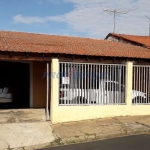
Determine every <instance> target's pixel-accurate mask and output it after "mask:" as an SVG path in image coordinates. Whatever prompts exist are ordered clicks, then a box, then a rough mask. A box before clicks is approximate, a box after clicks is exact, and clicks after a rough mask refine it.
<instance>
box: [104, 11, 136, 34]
mask: <svg viewBox="0 0 150 150" xmlns="http://www.w3.org/2000/svg"><path fill="white" fill-rule="evenodd" d="M136 9H137V8H136ZM133 10H135V9H133ZM133 10H129V11H118V10H116V9H113V10H111V9H104V10H103V11H107V12H111V13H114V33H115V27H116V14H127V13H128V12H130V11H133Z"/></svg>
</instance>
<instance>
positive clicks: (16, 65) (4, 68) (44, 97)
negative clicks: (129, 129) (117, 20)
mask: <svg viewBox="0 0 150 150" xmlns="http://www.w3.org/2000/svg"><path fill="white" fill-rule="evenodd" d="M139 60H140V61H139ZM149 60H150V51H149V50H147V49H146V48H143V47H137V46H132V45H131V44H130V45H128V44H124V43H118V42H114V41H107V40H99V39H90V38H81V37H69V36H59V35H46V34H34V33H24V32H11V31H0V66H1V74H0V79H1V82H0V88H1V89H2V88H4V87H12V93H13V102H12V103H7V104H5V108H6V109H9V108H18V109H23V108H35V109H36V108H45V109H46V112H47V113H50V119H51V121H52V123H60V122H69V121H79V120H85V119H94V118H104V117H114V116H126V115H132V116H133V115H148V114H150V105H149V99H150V92H149V91H150V83H149V79H150V77H149V75H150V66H149V65H150V64H149ZM0 107H1V103H0ZM47 119H48V118H47Z"/></svg>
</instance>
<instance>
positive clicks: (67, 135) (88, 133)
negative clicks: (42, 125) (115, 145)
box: [14, 115, 150, 150]
mask: <svg viewBox="0 0 150 150" xmlns="http://www.w3.org/2000/svg"><path fill="white" fill-rule="evenodd" d="M51 128H52V131H50V130H49V131H50V133H52V134H53V135H50V136H49V137H52V138H53V141H52V142H47V143H45V144H41V145H38V144H37V145H36V144H35V145H34V146H30V147H24V149H25V150H33V149H41V148H46V147H50V146H56V145H65V144H71V143H79V142H85V141H91V140H98V139H108V138H114V137H121V136H127V135H136V134H149V133H150V115H149V116H135V117H114V118H107V119H94V120H87V121H80V122H71V123H62V124H56V125H51ZM41 132H42V131H41ZM47 134H48V133H47ZM47 137H48V136H47ZM49 141H50V140H49ZM22 149H23V148H15V149H14V150H22Z"/></svg>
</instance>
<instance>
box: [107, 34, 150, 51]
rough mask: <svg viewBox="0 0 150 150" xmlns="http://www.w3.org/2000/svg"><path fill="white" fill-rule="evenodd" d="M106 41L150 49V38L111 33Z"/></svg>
mask: <svg viewBox="0 0 150 150" xmlns="http://www.w3.org/2000/svg"><path fill="white" fill-rule="evenodd" d="M105 40H109V41H116V42H121V43H126V44H131V45H135V46H141V47H144V48H148V49H150V36H137V35H126V34H116V33H109V34H108V35H107V36H106V37H105Z"/></svg>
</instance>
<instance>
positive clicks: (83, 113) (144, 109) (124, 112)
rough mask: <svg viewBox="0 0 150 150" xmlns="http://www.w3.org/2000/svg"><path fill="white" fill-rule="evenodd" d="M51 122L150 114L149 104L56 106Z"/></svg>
mask: <svg viewBox="0 0 150 150" xmlns="http://www.w3.org/2000/svg"><path fill="white" fill-rule="evenodd" d="M55 109H56V110H55V117H53V120H52V123H54V124H55V123H60V122H69V121H80V120H86V119H96V118H105V117H114V116H134V115H150V105H133V106H131V107H130V106H127V105H108V106H100V105H99V106H96V105H95V106H57V107H55Z"/></svg>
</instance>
